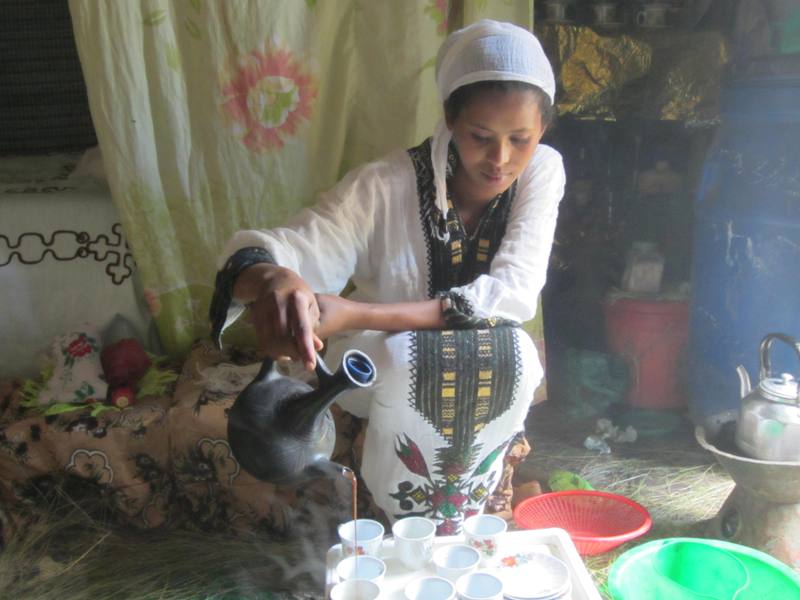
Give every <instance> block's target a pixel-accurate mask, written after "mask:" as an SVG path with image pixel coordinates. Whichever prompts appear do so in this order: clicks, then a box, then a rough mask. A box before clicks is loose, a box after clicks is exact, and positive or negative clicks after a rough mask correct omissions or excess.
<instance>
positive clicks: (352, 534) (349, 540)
mask: <svg viewBox="0 0 800 600" xmlns="http://www.w3.org/2000/svg"><path fill="white" fill-rule="evenodd" d="M383 533H384V529H383V525H381V524H380V523H379V522H378V521H373V520H372V519H357V520H356V521H348V522H347V523H342V524H341V525H339V540H340V541H341V542H342V554H343V555H344V556H352V555H353V554H354V552H353V550H354V544H356V543H357V544H358V549H357V550H356V552H355V554H360V555H365V556H378V553H379V552H380V550H381V544H382V543H383Z"/></svg>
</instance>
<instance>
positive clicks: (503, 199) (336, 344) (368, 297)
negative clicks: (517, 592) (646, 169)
mask: <svg viewBox="0 0 800 600" xmlns="http://www.w3.org/2000/svg"><path fill="white" fill-rule="evenodd" d="M436 80H437V86H438V88H439V92H440V95H441V98H442V101H443V102H444V112H445V119H444V121H443V122H441V123H440V124H439V125H438V126H437V129H436V132H435V134H434V136H433V137H432V138H429V139H427V140H425V141H424V142H423V143H422V144H420V145H419V146H417V147H415V148H412V149H410V150H408V151H397V152H394V153H392V154H390V155H388V156H387V157H385V158H383V159H381V160H377V161H375V162H372V163H369V164H366V165H364V166H362V167H361V168H359V169H356V170H355V171H353V172H351V173H349V174H348V175H347V176H345V178H344V179H343V180H342V181H341V182H340V183H339V184H338V185H337V186H336V187H335V188H334V189H333V190H331V191H330V192H328V193H326V194H324V195H323V197H322V199H321V201H320V203H319V204H317V205H316V206H315V207H313V208H311V209H307V210H304V211H303V212H301V213H300V214H299V215H298V216H297V217H296V218H295V219H294V220H292V221H291V222H290V223H289V224H288V225H286V226H285V227H280V228H276V229H273V230H269V231H240V232H238V233H237V234H236V235H235V236H234V237H233V238H232V239H231V241H230V242H229V243H228V245H227V247H226V249H225V252H224V256H225V259H224V261H223V264H222V267H221V269H220V271H219V273H218V275H217V289H216V293H215V298H214V301H213V302H212V311H211V316H212V320H213V321H214V335H215V338H216V339H217V340H219V336H220V335H221V333H222V331H223V330H224V328H225V327H226V326H227V325H228V324H230V323H231V322H232V321H233V320H234V319H235V318H237V317H238V316H239V315H240V314H241V312H242V311H243V310H244V307H245V306H249V307H250V311H251V315H252V320H253V323H254V327H255V330H256V333H257V334H258V337H259V339H260V340H261V343H262V346H263V351H264V352H265V353H266V354H267V355H269V356H272V357H273V358H276V357H280V356H288V357H290V358H292V359H294V360H299V361H302V363H303V364H304V365H305V367H306V369H309V370H310V369H312V368H313V366H314V363H315V355H316V351H319V350H321V349H322V347H323V340H328V342H327V343H328V348H327V353H328V354H327V356H328V357H331V358H330V360H329V362H330V363H331V364H335V363H336V361H337V358H338V357H339V356H341V354H342V352H343V351H344V350H346V349H348V348H353V347H355V348H359V349H360V350H362V351H364V352H366V353H367V354H368V355H369V356H370V357H371V358H372V359H373V361H374V362H375V363H376V365H377V369H378V382H377V383H376V385H375V386H373V387H372V388H369V389H367V390H359V391H357V392H353V393H351V394H349V395H347V396H346V397H345V395H343V396H342V397H341V400H340V405H341V406H342V407H343V408H344V409H345V410H347V411H349V412H351V413H353V414H354V415H356V416H358V417H366V418H368V419H369V424H368V426H367V429H366V437H365V441H364V458H363V462H362V464H361V475H362V477H363V480H364V482H365V484H366V486H367V487H368V488H369V490H370V492H371V493H372V495H373V498H374V500H375V502H376V503H377V505H378V506H379V507H380V508H381V509H382V510H383V511H384V512H385V513H386V515H387V516H388V517H389V519H390V520H394V519H396V518H399V517H401V516H405V515H408V514H421V515H425V516H428V517H430V518H433V519H434V520H436V521H437V523H438V524H439V533H440V534H447V533H455V532H457V531H458V530H459V529H460V524H461V522H462V521H463V519H464V518H465V517H466V516H469V515H470V514H474V513H477V512H480V511H481V510H483V508H484V505H485V502H486V499H487V497H488V496H489V494H491V492H492V491H493V490H494V488H495V487H496V486H497V483H498V479H499V477H500V474H501V471H502V463H503V456H504V454H505V452H506V451H507V449H508V447H509V444H511V443H512V441H513V440H514V439H515V436H517V435H519V434H520V433H521V432H522V431H523V428H524V420H525V416H526V414H527V411H528V407H529V405H530V402H531V399H532V398H533V393H534V390H535V389H536V386H537V385H538V383H539V381H540V380H541V376H542V368H541V365H540V363H539V360H538V357H537V354H536V349H535V348H534V346H533V343H532V342H531V340H530V338H529V337H528V336H527V335H526V334H525V333H524V332H523V331H522V330H521V329H520V328H519V327H518V325H519V324H520V323H522V322H524V321H527V320H529V319H531V318H532V317H533V316H534V314H535V311H536V305H537V298H538V295H539V292H540V291H541V288H542V286H543V285H544V280H545V274H546V269H547V262H548V258H549V254H550V247H551V245H552V240H553V231H554V228H555V223H556V217H557V209H558V203H559V201H560V199H561V197H562V194H563V189H564V170H563V166H562V162H561V157H560V155H559V154H558V153H557V152H556V151H555V150H553V149H552V148H549V147H547V146H544V145H540V144H539V141H540V139H541V137H542V135H543V134H544V132H545V130H546V128H547V126H548V124H549V123H550V121H551V118H552V114H553V98H554V93H555V82H554V77H553V72H552V68H551V66H550V64H549V62H548V60H547V58H546V57H545V55H544V52H543V50H542V48H541V45H540V44H539V42H538V40H536V38H535V37H534V36H533V35H532V34H531V33H530V32H528V31H526V30H524V29H521V28H519V27H517V26H514V25H511V24H508V23H498V22H495V21H481V22H479V23H476V24H474V25H471V26H469V27H466V28H464V29H461V30H459V31H456V32H454V33H453V34H451V35H450V36H449V37H448V38H447V40H446V41H445V42H444V44H443V45H442V48H441V49H440V51H439V54H438V56H437V62H436ZM348 281H350V282H352V284H353V285H354V286H355V290H354V292H353V293H352V294H350V295H349V296H348V298H346V299H345V298H342V297H339V296H338V294H339V293H340V292H341V291H342V289H344V288H345V286H346V285H347V283H348Z"/></svg>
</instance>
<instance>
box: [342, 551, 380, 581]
mask: <svg viewBox="0 0 800 600" xmlns="http://www.w3.org/2000/svg"><path fill="white" fill-rule="evenodd" d="M336 574H337V575H338V576H339V579H340V580H341V581H347V580H348V579H367V580H369V581H374V582H375V583H377V584H379V585H380V583H381V582H382V581H383V576H384V575H385V574H386V563H385V562H383V561H382V560H381V559H380V558H378V557H377V556H361V555H358V556H347V557H345V558H343V559H342V560H340V561H339V564H338V565H336Z"/></svg>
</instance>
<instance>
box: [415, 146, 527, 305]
mask: <svg viewBox="0 0 800 600" xmlns="http://www.w3.org/2000/svg"><path fill="white" fill-rule="evenodd" d="M408 154H409V157H410V158H411V162H412V164H413V166H414V171H415V173H416V176H417V195H418V197H419V203H420V222H421V225H422V230H423V232H424V234H425V245H426V250H427V257H426V258H427V263H428V297H429V298H434V297H435V296H436V295H437V294H438V293H439V292H445V291H447V290H450V289H452V288H454V287H459V286H463V285H466V284H468V283H470V282H472V281H474V280H475V278H476V277H478V276H479V275H483V274H485V273H488V272H489V268H490V266H491V263H492V259H493V258H494V256H495V254H496V253H497V250H498V248H499V247H500V243H501V242H502V240H503V236H504V235H505V232H506V224H507V222H508V215H509V213H510V211H511V205H512V202H513V200H514V197H515V195H516V190H517V184H516V182H514V183H513V184H512V185H511V187H509V189H507V190H506V191H505V192H503V193H502V194H500V195H499V196H497V198H495V199H494V200H493V201H492V202H491V203H490V204H489V206H487V207H486V212H485V213H484V215H483V217H482V218H481V221H480V223H479V225H478V227H477V228H476V229H475V231H474V232H473V234H472V235H469V236H468V235H467V234H466V232H465V231H464V227H463V225H462V223H461V220H460V219H459V217H458V212H457V211H456V210H455V208H454V207H453V206H452V204H451V203H450V201H449V199H448V206H449V209H448V211H447V215H446V216H443V215H442V214H441V211H440V210H439V209H438V208H437V207H436V187H435V185H434V182H433V163H432V159H431V138H428V139H427V140H425V141H424V142H423V143H422V144H420V145H419V146H417V147H415V148H411V149H410V150H408ZM457 164H458V154H457V152H456V150H455V146H454V145H453V144H452V143H451V145H450V150H449V152H448V165H447V169H448V172H452V171H454V169H455V167H456V166H457ZM444 227H446V228H447V230H448V232H449V239H448V241H446V242H445V241H444V240H443V239H442V237H443V236H441V235H437V234H438V233H439V232H441V230H442V228H444Z"/></svg>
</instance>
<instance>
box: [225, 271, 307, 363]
mask: <svg viewBox="0 0 800 600" xmlns="http://www.w3.org/2000/svg"><path fill="white" fill-rule="evenodd" d="M234 296H235V297H236V298H237V299H239V300H240V301H243V302H245V303H247V304H249V306H250V314H251V319H252V322H253V327H254V328H255V330H256V335H257V336H258V339H259V342H260V343H261V349H262V351H263V352H264V353H265V354H266V355H267V356H269V357H271V358H274V359H277V358H279V357H283V356H288V357H289V358H291V359H292V360H301V361H303V365H304V366H305V368H306V369H307V370H309V371H310V370H313V369H314V366H315V365H316V357H317V351H318V350H321V349H322V340H320V338H319V337H318V336H317V335H316V334H315V333H314V328H315V327H316V326H317V324H318V322H319V314H320V313H319V306H318V304H317V299H316V297H315V295H314V292H313V290H312V289H311V288H310V287H309V285H308V284H307V283H306V282H305V281H304V280H303V278H302V277H300V276H299V275H298V274H297V273H295V272H294V271H292V270H290V269H287V268H285V267H280V266H277V265H272V264H269V263H259V264H256V265H253V266H251V267H249V268H247V269H245V270H244V271H242V273H241V274H240V275H239V277H238V278H237V280H236V284H235V286H234Z"/></svg>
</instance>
